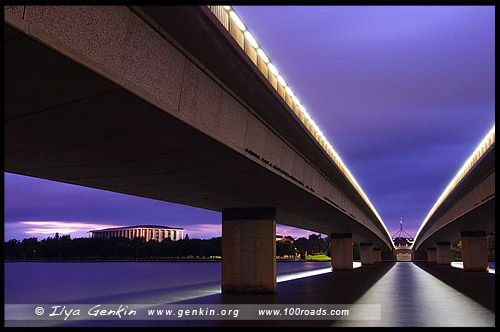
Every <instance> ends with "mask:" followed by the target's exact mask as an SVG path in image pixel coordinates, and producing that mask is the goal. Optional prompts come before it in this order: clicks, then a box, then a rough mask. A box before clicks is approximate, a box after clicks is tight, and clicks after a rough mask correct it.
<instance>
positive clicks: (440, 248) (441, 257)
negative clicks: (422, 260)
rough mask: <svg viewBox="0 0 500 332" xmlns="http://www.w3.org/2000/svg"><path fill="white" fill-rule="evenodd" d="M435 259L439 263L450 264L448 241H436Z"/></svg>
mask: <svg viewBox="0 0 500 332" xmlns="http://www.w3.org/2000/svg"><path fill="white" fill-rule="evenodd" d="M436 261H437V263H438V264H439V265H450V264H451V247H450V242H436Z"/></svg>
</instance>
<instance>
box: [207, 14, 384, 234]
mask: <svg viewBox="0 0 500 332" xmlns="http://www.w3.org/2000/svg"><path fill="white" fill-rule="evenodd" d="M208 7H209V8H210V10H211V11H212V13H213V14H214V15H215V16H216V17H217V18H218V19H219V21H220V22H221V23H222V24H223V26H224V27H225V28H226V29H227V30H229V32H230V34H231V35H232V36H233V38H236V37H235V36H234V35H233V34H232V33H231V31H230V29H229V27H228V26H227V24H226V23H223V22H224V21H225V18H223V17H222V16H221V15H227V13H229V15H230V16H231V18H232V20H233V21H234V22H235V24H236V25H237V27H238V28H239V29H240V30H241V31H242V32H243V33H245V31H247V28H246V26H245V24H244V23H243V21H242V20H241V19H240V18H239V16H238V15H237V14H236V12H235V11H234V10H233V9H232V8H231V6H222V7H223V9H224V12H223V13H224V14H222V13H220V11H218V10H217V8H220V6H210V5H209V6H208ZM244 35H245V36H246V37H247V40H248V41H249V43H250V45H251V46H252V47H253V48H254V49H256V50H257V53H258V55H259V58H261V59H262V60H263V61H264V62H265V64H266V65H267V68H268V69H269V72H270V73H271V74H272V75H274V77H276V79H277V81H278V83H279V84H280V85H281V86H283V87H284V88H285V92H286V94H288V95H289V96H290V97H291V98H292V100H293V103H294V104H295V105H296V106H297V107H298V108H299V110H300V112H302V113H303V114H304V117H305V120H304V122H303V123H304V125H306V124H307V123H308V124H310V126H307V125H306V128H308V129H309V131H310V132H311V134H312V136H313V137H316V136H317V138H316V141H317V142H318V143H319V145H320V146H322V147H323V148H324V150H325V151H326V152H327V154H328V156H330V158H331V160H332V161H333V162H334V163H335V164H336V165H337V167H338V168H339V170H340V171H341V173H342V174H344V176H345V177H346V178H347V180H348V181H349V182H350V183H351V184H352V185H353V187H354V188H355V190H356V191H357V192H358V193H359V194H360V196H361V198H362V199H363V200H364V201H365V203H366V204H367V205H368V207H369V208H370V210H371V211H372V212H373V214H374V215H375V217H376V218H377V219H378V221H379V222H380V224H381V225H382V228H383V229H384V230H385V233H386V235H387V239H391V236H390V234H389V231H388V230H387V227H386V226H385V224H384V222H383V221H382V218H380V215H379V214H378V212H377V210H375V207H374V206H373V204H372V203H371V202H370V200H369V199H368V196H366V194H365V193H364V192H363V190H362V189H361V187H360V185H359V184H358V183H357V181H356V179H354V176H353V175H352V174H351V172H349V170H348V169H347V167H346V166H345V164H344V162H343V161H342V159H341V158H340V156H339V155H338V153H337V152H336V151H335V150H334V149H333V147H332V145H331V144H330V143H329V142H328V140H327V138H326V137H325V135H324V134H323V133H322V132H321V131H320V130H319V127H318V126H317V125H316V123H315V122H314V121H313V120H312V118H311V116H310V115H309V114H308V113H307V112H306V111H305V109H304V107H301V106H302V105H301V104H300V102H299V100H298V98H297V97H295V94H294V93H293V91H292V89H291V88H290V87H289V86H288V84H287V83H286V81H285V79H284V78H283V77H282V76H281V75H279V72H278V70H277V69H276V67H275V66H274V65H273V64H272V63H271V61H270V60H269V58H268V57H267V55H266V54H265V53H264V51H263V50H262V49H261V48H258V43H257V41H256V40H255V38H253V36H251V35H250V33H248V34H246V33H245V34H244ZM248 36H251V38H252V40H251V39H250V38H249V37H248ZM253 41H255V44H254V43H253ZM240 46H241V47H242V48H243V49H244V50H245V46H244V44H240ZM256 65H257V63H256ZM266 78H267V79H268V80H270V79H271V78H270V77H269V75H268V77H266ZM275 89H278V87H277V86H275ZM294 97H295V98H294ZM282 98H283V99H285V101H286V96H284V95H283V96H282ZM292 109H293V107H292ZM389 242H390V243H391V244H392V241H389Z"/></svg>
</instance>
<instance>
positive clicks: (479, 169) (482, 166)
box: [413, 127, 495, 271]
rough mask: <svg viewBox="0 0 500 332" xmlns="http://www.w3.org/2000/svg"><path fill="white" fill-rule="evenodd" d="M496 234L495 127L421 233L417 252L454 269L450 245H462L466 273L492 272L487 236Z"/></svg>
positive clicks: (415, 242)
mask: <svg viewBox="0 0 500 332" xmlns="http://www.w3.org/2000/svg"><path fill="white" fill-rule="evenodd" d="M494 231H495V127H493V128H492V129H491V130H490V131H489V133H488V134H487V135H486V137H485V138H484V139H483V140H482V141H481V143H480V144H479V145H478V146H477V148H476V150H475V151H474V152H473V153H472V155H471V156H470V157H469V158H468V159H467V161H466V162H465V163H464V165H463V166H462V168H461V169H460V170H459V171H458V173H457V174H456V175H455V177H454V178H453V179H452V181H451V182H450V183H449V184H448V186H447V187H446V189H445V190H444V192H443V193H442V194H441V196H440V197H439V199H438V200H437V202H436V203H435V204H434V206H433V207H432V209H431V210H430V211H429V213H428V215H427V217H426V218H425V220H424V221H423V223H422V225H421V226H420V229H419V230H418V232H417V235H416V237H415V241H414V243H413V249H414V250H415V252H416V254H417V255H418V253H425V252H427V260H428V261H429V262H434V263H438V264H442V265H450V263H451V253H450V244H451V243H453V242H456V241H458V240H461V241H462V259H463V266H464V270H465V271H487V270H488V248H487V246H486V234H487V233H489V232H494Z"/></svg>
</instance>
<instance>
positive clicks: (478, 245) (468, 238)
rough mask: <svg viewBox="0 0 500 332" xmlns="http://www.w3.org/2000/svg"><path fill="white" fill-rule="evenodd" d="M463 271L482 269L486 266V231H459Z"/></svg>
mask: <svg viewBox="0 0 500 332" xmlns="http://www.w3.org/2000/svg"><path fill="white" fill-rule="evenodd" d="M460 234H461V236H462V260H463V262H464V271H484V272H487V271H488V270H489V267H488V247H487V245H486V232H482V231H480V232H461V233H460Z"/></svg>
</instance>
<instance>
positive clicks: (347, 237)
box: [330, 233, 353, 271]
mask: <svg viewBox="0 0 500 332" xmlns="http://www.w3.org/2000/svg"><path fill="white" fill-rule="evenodd" d="M330 250H331V254H332V271H352V270H353V266H352V262H353V257H352V255H353V254H352V234H351V233H332V234H330Z"/></svg>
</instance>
